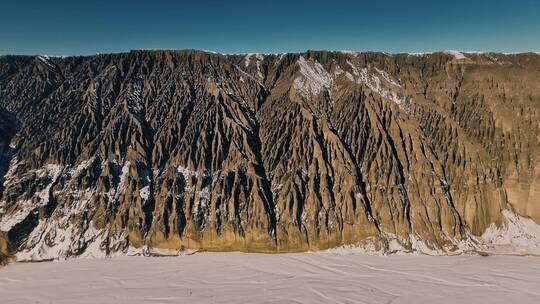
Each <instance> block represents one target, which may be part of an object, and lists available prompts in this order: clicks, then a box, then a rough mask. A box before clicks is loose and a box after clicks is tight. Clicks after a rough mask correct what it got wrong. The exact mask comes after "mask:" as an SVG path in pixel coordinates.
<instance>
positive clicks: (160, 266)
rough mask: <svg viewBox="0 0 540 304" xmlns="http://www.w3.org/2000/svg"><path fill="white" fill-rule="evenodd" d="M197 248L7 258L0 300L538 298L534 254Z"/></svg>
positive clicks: (539, 264) (0, 274)
mask: <svg viewBox="0 0 540 304" xmlns="http://www.w3.org/2000/svg"><path fill="white" fill-rule="evenodd" d="M343 253H344V252H342V254H336V253H331V252H321V253H296V254H250V253H247V254H246V253H198V254H195V255H189V256H188V255H186V256H179V257H155V258H149V257H127V256H125V257H116V258H109V259H74V260H68V261H63V262H43V263H16V264H11V265H8V266H7V267H5V268H2V269H0V302H1V303H3V304H9V303H17V304H18V303H70V304H74V303H130V304H135V303H393V304H398V303H490V304H496V303H505V304H506V303H513V304H518V303H540V289H539V288H538V287H539V286H540V258H538V257H533V256H528V257H525V256H490V257H481V256H465V255H463V256H443V257H441V256H439V257H433V256H427V255H390V256H372V255H365V254H355V253H350V252H349V253H348V254H343Z"/></svg>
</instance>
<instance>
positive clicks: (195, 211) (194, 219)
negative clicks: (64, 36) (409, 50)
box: [0, 50, 540, 259]
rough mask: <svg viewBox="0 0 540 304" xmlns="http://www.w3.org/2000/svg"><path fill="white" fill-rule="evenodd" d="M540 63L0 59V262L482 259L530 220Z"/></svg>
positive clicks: (344, 58) (489, 56) (437, 56)
mask: <svg viewBox="0 0 540 304" xmlns="http://www.w3.org/2000/svg"><path fill="white" fill-rule="evenodd" d="M539 76H540V55H537V54H533V53H529V54H516V55H504V54H494V53H482V54H479V53H477V54H472V53H467V54H462V53H457V52H441V53H433V54H422V55H409V54H396V55H389V54H382V53H343V52H312V51H310V52H306V53H301V54H277V55H262V54H247V55H221V54H213V53H205V52H200V51H192V50H183V51H132V52H130V53H123V54H110V55H96V56H88V57H66V58H56V57H46V56H4V57H0V152H1V153H0V155H1V156H2V157H1V162H0V175H1V176H2V183H0V184H1V185H0V197H1V199H0V231H1V234H0V253H1V255H3V256H7V255H9V254H17V258H18V259H49V258H59V257H60V258H63V257H69V256H77V255H105V254H113V253H116V252H126V251H128V250H132V249H133V248H147V247H150V248H164V249H180V248H203V249H206V250H245V251H264V252H266V251H268V252H276V251H281V252H282V251H302V250H311V249H324V248H330V247H334V246H339V245H345V244H360V245H370V246H374V248H376V249H380V250H384V251H392V250H394V249H395V248H396V247H399V248H403V249H404V250H420V251H429V250H440V251H443V252H449V251H455V250H468V249H474V248H475V247H474V246H475V242H481V238H479V236H480V235H482V234H483V233H484V231H485V230H486V228H488V227H491V228H490V229H493V226H492V223H495V224H496V225H499V226H501V225H504V222H505V219H507V218H508V216H507V215H508V214H503V211H504V212H512V213H515V214H517V215H520V216H522V217H528V218H530V219H532V220H533V221H536V222H537V223H538V222H540V195H539V194H540V193H539V192H540V160H539V159H537V158H538V157H537V154H538V152H539V148H540V130H539V128H540V125H539V118H540V117H539V110H540V82H539V81H538V80H537V79H540V78H539Z"/></svg>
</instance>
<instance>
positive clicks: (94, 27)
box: [0, 0, 540, 55]
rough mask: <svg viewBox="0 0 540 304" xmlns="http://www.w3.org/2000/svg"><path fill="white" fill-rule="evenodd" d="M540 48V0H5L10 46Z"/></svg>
mask: <svg viewBox="0 0 540 304" xmlns="http://www.w3.org/2000/svg"><path fill="white" fill-rule="evenodd" d="M147 48H166V49H176V48H194V49H204V50H214V51H218V52H224V53H234V52H283V51H303V50H307V49H329V50H376V51H386V52H415V51H431V50H444V49H457V50H491V51H505V52H515V51H529V50H531V51H540V0H504V1H503V0H490V1H488V0H468V1H466V0H452V1H438V0H431V1H427V0H404V1H397V0H386V1H378V0H370V1H360V0H358V1H346V0H327V1H319V0H312V1H292V0H290V1H286V0H267V1H255V0H253V1H234V0H231V1H227V0H195V1H164V0H148V1H137V0H130V1H128V0H107V1H106V0H94V1H93V0H81V1H79V0H63V1H61V0H54V1H51V0H40V1H35V0H16V1H8V0H0V54H51V55H77V54H93V53H98V52H102V53H103V52H119V51H126V50H130V49H147Z"/></svg>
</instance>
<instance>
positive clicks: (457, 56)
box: [444, 50, 469, 60]
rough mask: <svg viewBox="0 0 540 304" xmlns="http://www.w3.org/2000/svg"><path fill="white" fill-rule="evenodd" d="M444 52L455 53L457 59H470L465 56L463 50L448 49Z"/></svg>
mask: <svg viewBox="0 0 540 304" xmlns="http://www.w3.org/2000/svg"><path fill="white" fill-rule="evenodd" d="M444 53H446V54H450V55H453V56H454V58H455V59H456V60H463V59H469V58H467V57H465V55H463V53H462V52H459V51H452V50H448V51H444Z"/></svg>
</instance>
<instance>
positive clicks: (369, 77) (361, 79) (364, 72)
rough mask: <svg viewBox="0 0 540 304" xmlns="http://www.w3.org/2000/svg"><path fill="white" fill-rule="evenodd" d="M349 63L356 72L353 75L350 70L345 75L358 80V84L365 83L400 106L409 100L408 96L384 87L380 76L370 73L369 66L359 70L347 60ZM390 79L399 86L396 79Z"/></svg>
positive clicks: (355, 80) (354, 80)
mask: <svg viewBox="0 0 540 304" xmlns="http://www.w3.org/2000/svg"><path fill="white" fill-rule="evenodd" d="M347 64H348V65H349V66H351V69H352V72H353V74H354V76H353V75H351V73H349V72H347V73H345V76H346V77H347V78H348V79H349V80H351V81H353V82H356V83H358V84H365V85H366V86H367V87H368V88H369V89H370V90H372V91H373V92H375V93H377V94H379V95H380V96H382V97H384V98H386V99H389V100H391V101H393V102H394V103H395V104H397V105H398V106H400V105H402V104H404V103H405V102H406V101H407V97H406V96H404V95H402V94H400V93H397V92H395V91H392V90H389V89H387V88H386V87H384V86H383V85H382V83H381V80H380V79H379V77H377V76H375V75H373V74H371V73H369V72H368V69H367V68H362V69H360V70H359V69H358V68H357V67H356V66H355V65H354V64H353V63H352V62H350V61H347ZM381 72H384V71H381ZM379 73H380V72H379ZM381 75H382V74H381ZM383 77H384V76H383ZM387 77H389V75H387ZM389 79H390V77H389ZM388 81H389V82H391V83H392V84H394V85H398V86H399V84H397V83H395V81H391V79H390V80H388Z"/></svg>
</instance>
